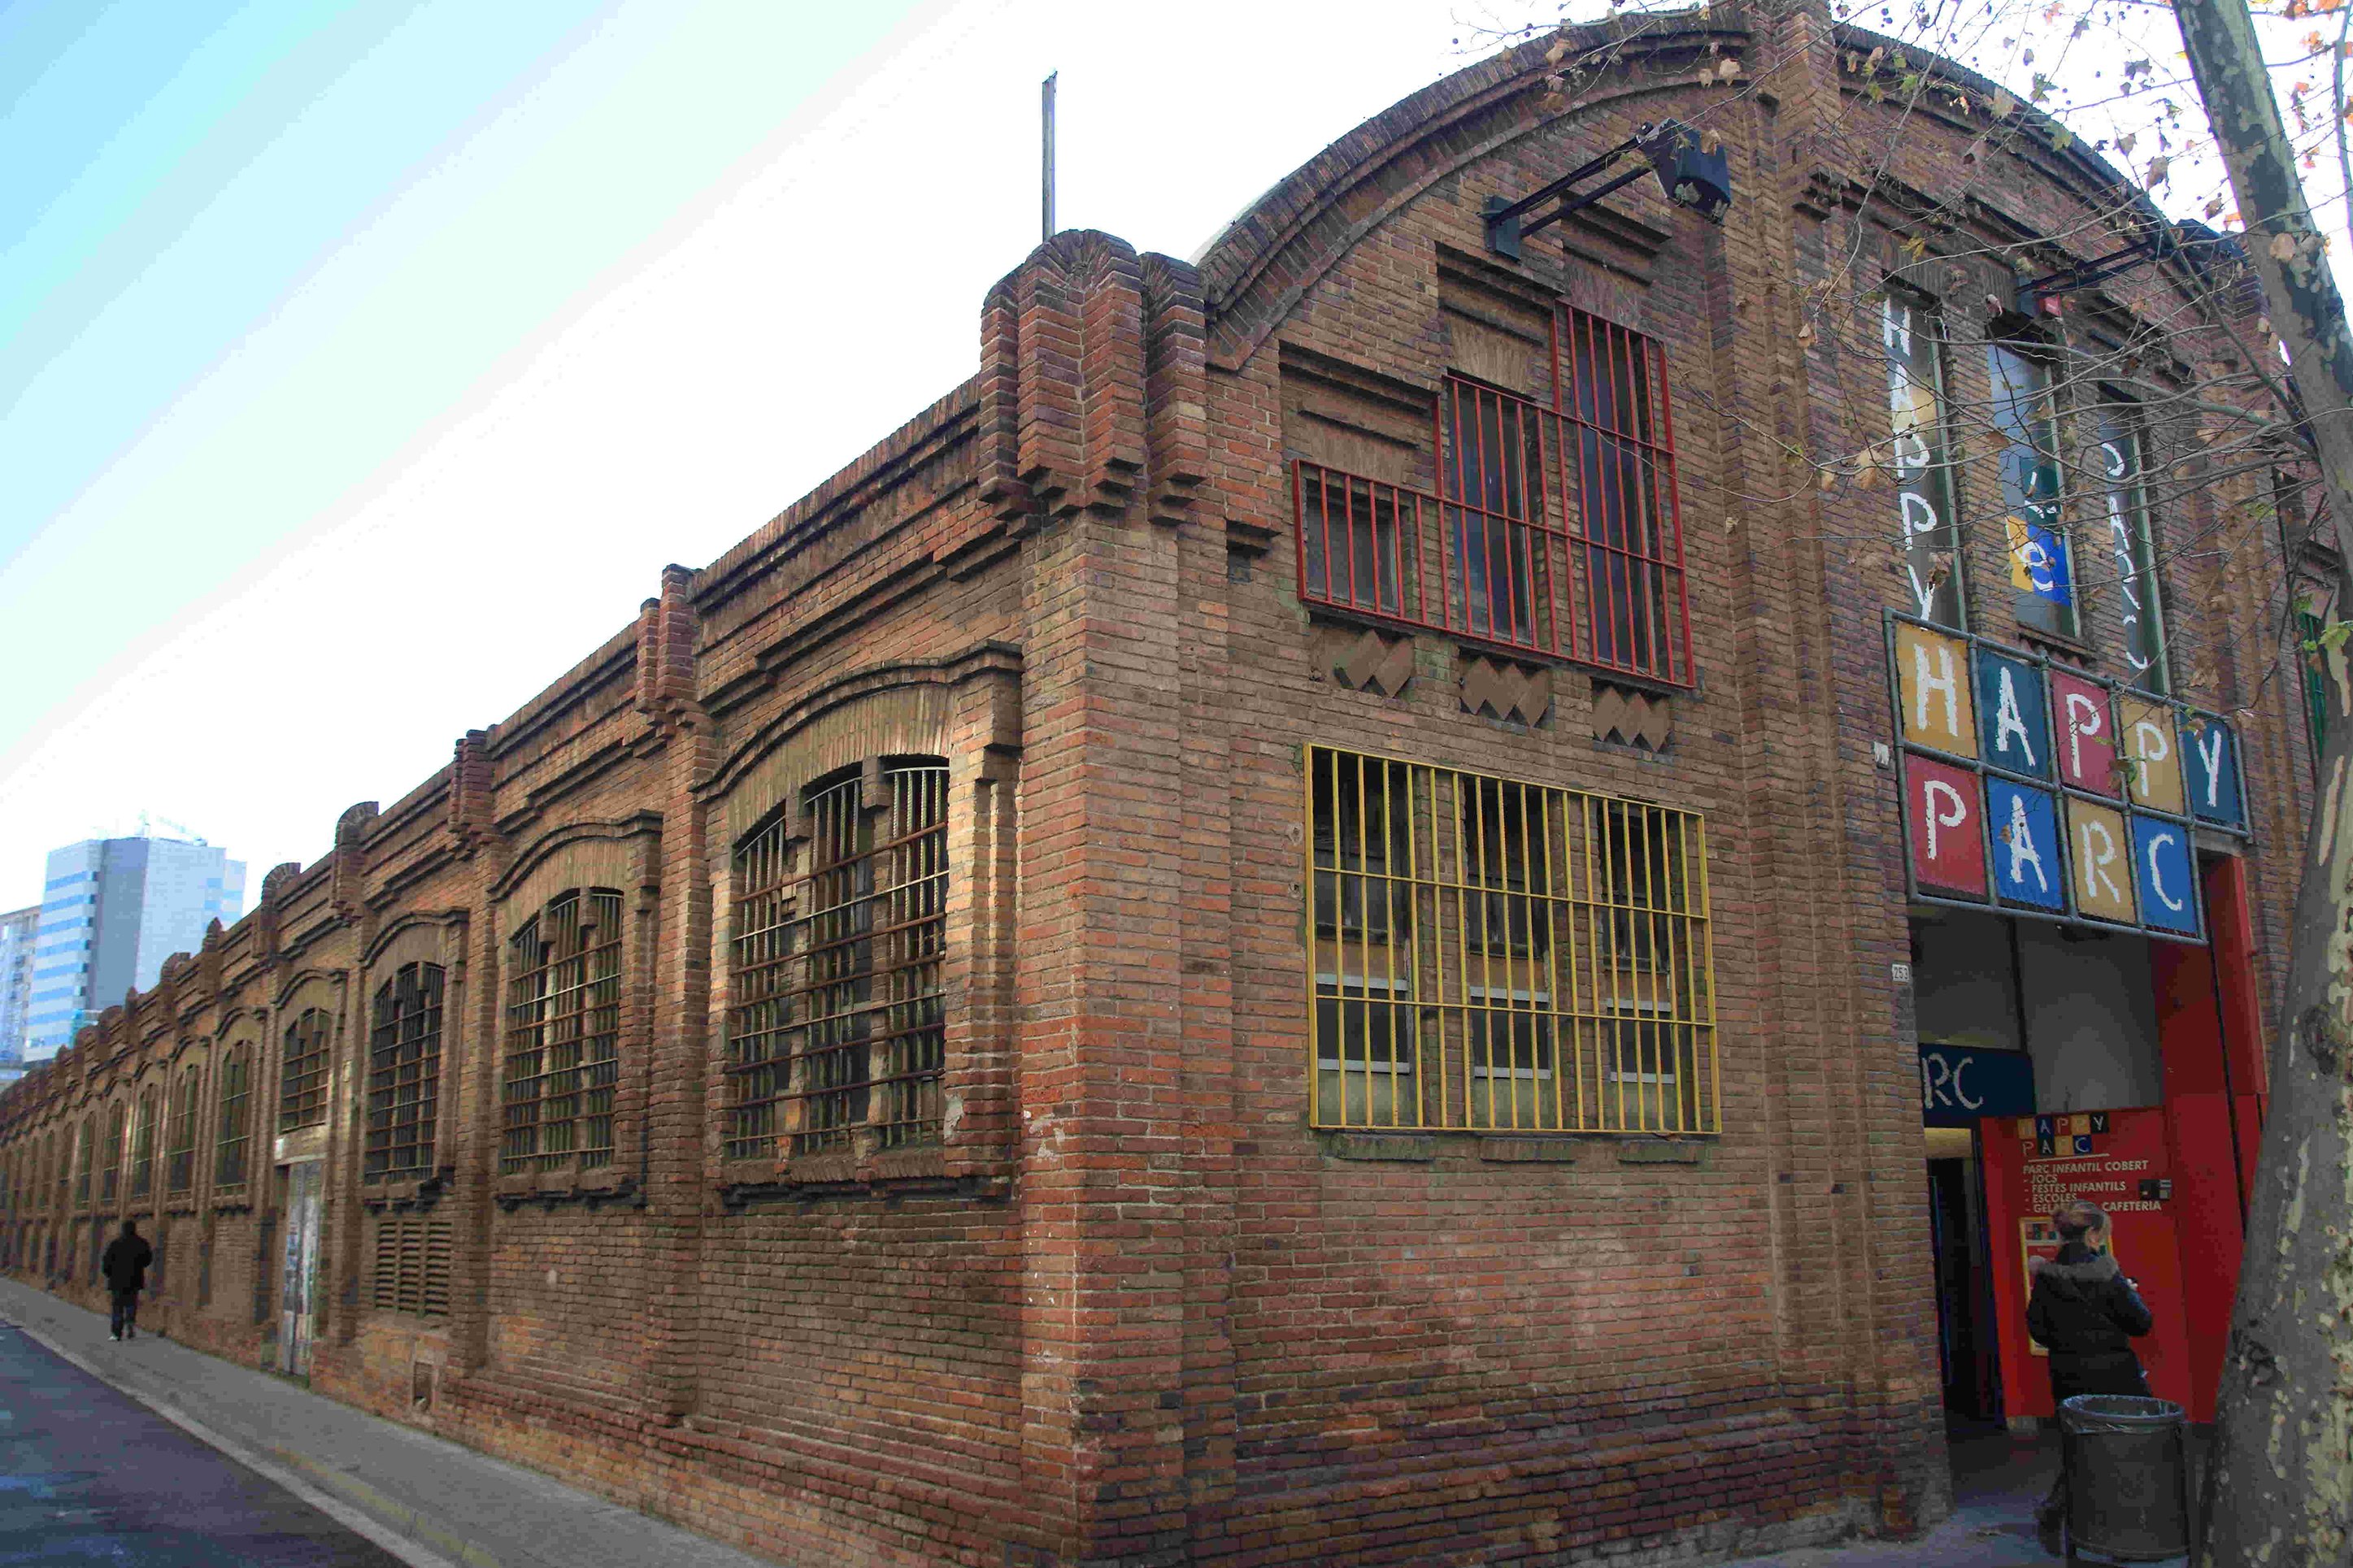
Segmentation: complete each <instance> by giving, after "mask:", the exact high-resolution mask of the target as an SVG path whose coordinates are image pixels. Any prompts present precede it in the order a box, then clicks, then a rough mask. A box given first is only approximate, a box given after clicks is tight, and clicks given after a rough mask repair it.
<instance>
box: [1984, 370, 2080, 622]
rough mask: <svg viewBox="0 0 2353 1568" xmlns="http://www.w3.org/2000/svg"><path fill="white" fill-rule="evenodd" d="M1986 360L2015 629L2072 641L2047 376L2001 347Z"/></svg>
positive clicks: (2070, 569) (2068, 558)
mask: <svg viewBox="0 0 2353 1568" xmlns="http://www.w3.org/2000/svg"><path fill="white" fill-rule="evenodd" d="M1986 355H1987V365H1988V370H1989V374H1990V375H1991V376H1992V379H1993V412H1994V425H1995V426H1996V428H1998V429H1999V430H2000V432H2001V434H2002V436H2003V437H2004V438H2005V440H2006V441H2007V442H2008V443H2009V444H2008V446H2007V447H2005V448H2004V449H2003V451H2002V457H2001V504H2002V510H2003V520H2002V527H2003V531H2004V534H2005V536H2006V539H2007V542H2008V547H2009V552H2010V587H2011V589H2012V590H2013V594H2012V597H2013V600H2014V602H2015V604H2016V606H2017V613H2018V619H2019V624H2020V625H2021V626H2031V627H2033V628H2035V629H2037V630H2040V631H2046V632H2051V633H2053V634H2055V635H2057V636H2060V637H2074V636H2075V635H2076V625H2075V571H2074V560H2073V553H2072V550H2071V546H2070V544H2069V542H2068V538H2067V529H2066V526H2065V524H2064V523H2063V521H2061V516H2062V511H2061V507H2062V500H2061V494H2060V485H2059V460H2058V457H2057V453H2058V449H2059V448H2058V443H2057V439H2056V437H2055V436H2054V435H2053V434H2052V431H2053V426H2054V419H2053V416H2052V404H2051V373H2050V371H2049V369H2048V368H2047V367H2045V366H2044V365H2043V363H2042V362H2041V361H2040V360H2036V359H2031V358H2030V357H2028V356H2027V355H2026V354H2024V353H2020V352H2019V351H2018V350H2017V349H2014V348H2012V347H2010V345H2009V344H2007V343H1992V344H1989V345H1988V346H1987V349H1986Z"/></svg>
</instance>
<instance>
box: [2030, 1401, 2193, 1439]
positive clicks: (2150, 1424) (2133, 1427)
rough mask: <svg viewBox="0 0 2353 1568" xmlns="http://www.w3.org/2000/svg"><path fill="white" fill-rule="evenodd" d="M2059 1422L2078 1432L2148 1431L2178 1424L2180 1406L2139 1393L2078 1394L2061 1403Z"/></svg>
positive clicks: (2180, 1412)
mask: <svg viewBox="0 0 2353 1568" xmlns="http://www.w3.org/2000/svg"><path fill="white" fill-rule="evenodd" d="M2059 1411H2060V1416H2059V1419H2060V1422H2061V1424H2062V1425H2063V1426H2066V1427H2068V1428H2069V1429H2070V1430H2073V1431H2076V1432H2147V1431H2153V1430H2156V1429H2157V1428H2159V1427H2164V1426H2174V1425H2176V1424H2177V1423H2179V1421H2180V1420H2181V1418H2182V1415H2183V1414H2184V1413H2183V1411H2182V1408H2181V1406H2180V1405H2176V1404H2175V1403H2174V1402H2173V1401H2172V1400H2170V1399H2151V1398H2148V1397H2147V1396H2146V1395H2144V1394H2077V1395H2075V1397H2074V1398H2073V1399H2070V1400H2067V1401H2066V1402H2065V1403H2063V1404H2062V1405H2060V1406H2059Z"/></svg>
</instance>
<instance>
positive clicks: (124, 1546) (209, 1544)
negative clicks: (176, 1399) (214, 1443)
mask: <svg viewBox="0 0 2353 1568" xmlns="http://www.w3.org/2000/svg"><path fill="white" fill-rule="evenodd" d="M152 1343H155V1342H154V1341H151V1340H145V1339H142V1340H135V1341H132V1342H128V1343H124V1344H121V1345H116V1344H111V1343H110V1344H108V1345H107V1346H106V1350H107V1351H108V1352H111V1353H114V1354H119V1355H125V1356H136V1355H138V1354H140V1353H141V1352H142V1346H145V1345H148V1344H152ZM16 1563H59V1564H65V1563H74V1564H87V1563H104V1564H107V1565H109V1568H398V1565H399V1559H397V1558H396V1557H394V1556H392V1555H391V1554H390V1553H388V1552H385V1551H384V1550H383V1549H382V1548H380V1547H377V1546H375V1545H372V1544H370V1543H369V1542H366V1541H364V1540H362V1539H361V1538H360V1537H358V1536H356V1535H354V1534H353V1533H352V1532H351V1531H347V1530H345V1529H344V1528H343V1526H341V1525H339V1524H337V1523H335V1521H332V1520H331V1519H329V1518H328V1517H327V1516H326V1515H325V1514H323V1513H321V1512H320V1511H319V1510H317V1509H314V1508H312V1507H311V1505H310V1504H308V1503H306V1502H304V1501H302V1500H301V1499H299V1498H297V1497H295V1496H294V1495H293V1494H292V1493H290V1492H289V1491H287V1490H285V1489H283V1488H281V1487H279V1486H278V1485H276V1484H275V1483H273V1482H271V1481H269V1480H266V1479H263V1478H261V1477H260V1476H258V1475H256V1474H254V1473H253V1472H252V1471H251V1470H248V1469H247V1468H245V1467H244V1466H242V1465H239V1464H237V1463H236V1462H234V1461H233V1460H230V1459H228V1458H225V1457H223V1456H222V1455H220V1454H218V1453H216V1452H215V1451H214V1450H213V1449H211V1448H209V1447H206V1446H205V1445H204V1444H203V1443H200V1442H198V1441H197V1440H196V1439H195V1438H194V1437H192V1436H188V1434H186V1433H185V1432H183V1431H182V1430H180V1428H178V1427H177V1426H173V1425H172V1424H171V1423H170V1422H168V1421H166V1420H164V1418H163V1417H162V1416H160V1415H156V1414H155V1413H154V1412H153V1411H151V1410H149V1409H148V1408H147V1407H146V1406H145V1405H141V1404H139V1403H138V1402H137V1401H135V1400H133V1399H131V1398H130V1397H128V1396H127V1395H124V1394H119V1393H117V1392H116V1391H115V1390H113V1389H112V1388H110V1387H108V1386H107V1385H106V1384H103V1383H100V1381H99V1380H98V1379H96V1378H94V1377H91V1376H90V1375H89V1374H88V1373H84V1372H82V1371H80V1370H79V1369H78V1368H76V1367H73V1366H71V1365H69V1364H68V1363H65V1362H63V1361H60V1360H59V1359H58V1357H57V1356H55V1355H53V1354H51V1353H50V1352H48V1351H47V1350H45V1349H43V1348H42V1347H41V1346H40V1345H38V1344H36V1343H35V1342H33V1341H32V1340H31V1339H30V1338H29V1337H27V1336H26V1334H25V1333H24V1332H23V1331H20V1330H19V1329H17V1328H16V1327H15V1326H14V1325H13V1324H6V1323H0V1564H16Z"/></svg>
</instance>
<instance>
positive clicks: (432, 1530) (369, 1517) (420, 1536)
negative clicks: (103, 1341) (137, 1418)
mask: <svg viewBox="0 0 2353 1568" xmlns="http://www.w3.org/2000/svg"><path fill="white" fill-rule="evenodd" d="M0 1326H5V1327H8V1328H13V1329H15V1330H16V1331H18V1332H19V1333H21V1334H23V1335H24V1336H25V1337H26V1339H29V1340H31V1341H32V1342H34V1343H35V1344H37V1345H39V1346H40V1347H41V1348H42V1349H43V1350H46V1351H47V1352H49V1353H50V1354H51V1355H54V1356H56V1357H57V1358H58V1360H59V1361H62V1362H64V1363H66V1364H67V1365H69V1366H70V1367H73V1368H75V1369H76V1370H77V1371H79V1372H82V1373H88V1374H89V1375H90V1376H91V1377H94V1378H96V1379H97V1380H98V1381H99V1382H100V1383H102V1384H106V1385H107V1386H108V1387H109V1388H111V1389H113V1390H114V1391H115V1392H116V1393H118V1394H122V1395H123V1396H124V1397H126V1398H129V1399H132V1400H135V1401H137V1402H138V1403H139V1404H140V1405H144V1406H145V1407H146V1408H147V1409H149V1410H152V1411H153V1412H154V1413H155V1414H156V1415H160V1416H162V1417H163V1418H164V1420H166V1421H168V1422H170V1423H171V1424H172V1425H173V1426H176V1427H178V1428H179V1429H180V1430H181V1431H183V1432H185V1433H186V1434H187V1435H188V1436H191V1437H194V1438H195V1439H196V1441H198V1442H200V1443H202V1444H204V1445H205V1446H206V1447H209V1448H212V1449H214V1450H216V1451H217V1452H218V1453H220V1454H223V1455H225V1456H227V1458H231V1459H233V1460H235V1461H236V1462H237V1463H238V1464H240V1465H243V1466H244V1467H245V1468H247V1469H248V1470H251V1471H253V1472H254V1473H255V1474H256V1475H258V1476H260V1477H261V1478H262V1479H265V1480H268V1481H270V1482H272V1483H274V1484H276V1485H278V1486H280V1487H283V1488H284V1489H286V1490H288V1491H290V1492H291V1493H293V1494H294V1495H295V1496H296V1497H298V1498H300V1499H301V1500H302V1501H304V1502H306V1503H308V1504H310V1505H311V1507H312V1508H315V1509H317V1510H319V1511H320V1512H321V1513H323V1514H325V1515H326V1516H327V1517H328V1518H329V1519H332V1520H333V1521H335V1522H336V1523H337V1524H340V1525H342V1526H343V1528H344V1529H346V1530H348V1531H351V1532H352V1533H353V1534H354V1535H357V1536H359V1537H360V1538H361V1539H362V1540H364V1541H366V1542H370V1543H371V1544H373V1545H375V1546H378V1547H381V1548H382V1549H383V1550H385V1552H390V1553H391V1554H392V1555H393V1556H395V1557H397V1558H398V1559H400V1561H401V1562H403V1563H406V1564H408V1568H506V1565H505V1564H503V1563H501V1562H500V1560H499V1559H498V1558H497V1557H496V1556H494V1555H492V1554H491V1553H490V1552H486V1551H484V1550H483V1549H482V1548H481V1547H480V1546H478V1545H476V1544H475V1543H474V1542H470V1541H463V1540H460V1539H459V1538H458V1537H457V1536H454V1535H452V1534H450V1533H449V1532H448V1531H445V1530H441V1529H439V1528H438V1527H437V1526H435V1525H433V1524H432V1523H430V1522H429V1521H427V1520H425V1519H423V1518H422V1517H420V1516H419V1515H418V1514H417V1510H414V1509H412V1508H409V1507H408V1506H406V1504H403V1503H400V1502H396V1501H395V1500H393V1499H391V1498H388V1497H386V1496H385V1495H384V1493H382V1492H380V1491H378V1490H376V1489H375V1488H374V1487H371V1486H369V1485H368V1484H367V1483H366V1482H365V1481H363V1480H361V1479H358V1478H357V1477H356V1476H353V1475H351V1474H350V1473H348V1472H347V1471H343V1470H339V1469H336V1468H334V1467H332V1466H330V1465H322V1464H321V1463H319V1462H318V1461H317V1460H315V1459H312V1458H310V1457H309V1456H307V1455H303V1454H298V1453H295V1452H293V1451H292V1450H290V1449H287V1448H281V1447H277V1446H275V1445H270V1446H269V1447H266V1448H263V1449H260V1450H257V1449H255V1448H254V1447H250V1446H248V1444H246V1443H244V1442H242V1441H240V1440H238V1439H237V1438H236V1437H232V1436H229V1435H227V1433H224V1432H222V1431H221V1430H219V1429H218V1428H217V1427H215V1426H210V1425H208V1424H207V1423H206V1422H205V1421H203V1420H201V1419H199V1418H198V1417H197V1416H195V1415H192V1414H190V1413H189V1411H188V1409H187V1408H186V1406H185V1405H181V1404H180V1403H179V1402H177V1401H176V1400H174V1399H172V1398H171V1397H170V1396H168V1395H164V1394H150V1393H148V1392H146V1391H145V1390H143V1389H141V1388H137V1387H134V1386H132V1384H129V1383H126V1382H124V1381H123V1380H122V1379H121V1378H120V1377H118V1376H116V1375H114V1374H112V1373H109V1372H108V1371H107V1370H106V1368H104V1367H102V1366H100V1365H98V1364H97V1363H93V1362H91V1361H90V1359H89V1358H87V1357H85V1356H83V1355H82V1354H81V1353H80V1352H77V1351H73V1350H70V1349H68V1348H67V1347H66V1346H65V1345H63V1344H60V1343H59V1342H58V1341H57V1340H56V1339H55V1338H54V1337H52V1336H51V1335H49V1334H47V1333H45V1332H43V1331H41V1330H39V1329H37V1328H35V1327H34V1326H33V1325H32V1324H30V1323H27V1322H25V1321H22V1320H21V1319H16V1318H10V1317H6V1316H0ZM157 1337H159V1338H160V1337H162V1336H157ZM167 1343H173V1344H177V1343H178V1342H177V1341H167ZM180 1348H181V1349H184V1350H188V1351H190V1352H191V1353H194V1354H199V1355H200V1354H202V1353H203V1352H200V1351H195V1349H194V1347H192V1346H185V1345H183V1346H181V1347H180ZM298 1472H299V1473H298ZM306 1478H307V1479H306Z"/></svg>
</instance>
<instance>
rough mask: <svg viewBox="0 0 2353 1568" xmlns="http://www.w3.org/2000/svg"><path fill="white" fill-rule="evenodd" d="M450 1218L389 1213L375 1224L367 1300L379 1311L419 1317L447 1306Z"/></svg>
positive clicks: (443, 1313)
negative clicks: (373, 1264) (372, 1265)
mask: <svg viewBox="0 0 2353 1568" xmlns="http://www.w3.org/2000/svg"><path fill="white" fill-rule="evenodd" d="M450 1236H451V1230H450V1224H449V1221H448V1220H447V1219H446V1218H442V1217H440V1216H438V1215H421V1214H388V1215H382V1216H380V1217H379V1218H378V1219H377V1221H376V1226H375V1268H374V1269H373V1270H372V1271H371V1274H370V1279H369V1286H370V1292H369V1300H370V1301H371V1302H372V1303H373V1304H374V1306H375V1309H376V1310H378V1311H380V1312H408V1313H412V1314H414V1315H416V1316H417V1317H421V1318H439V1317H446V1316H448V1311H449V1252H450Z"/></svg>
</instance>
